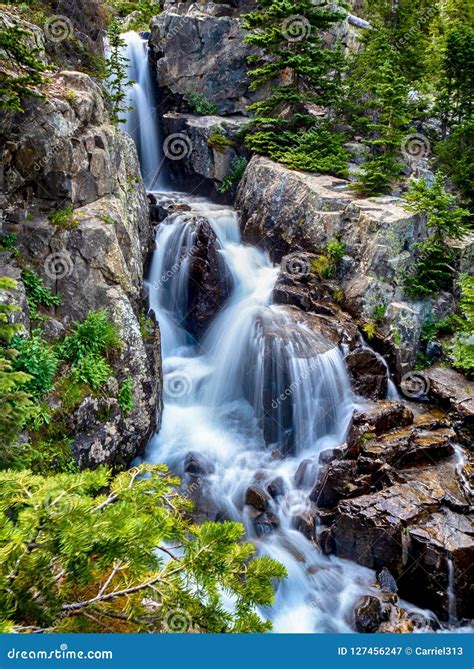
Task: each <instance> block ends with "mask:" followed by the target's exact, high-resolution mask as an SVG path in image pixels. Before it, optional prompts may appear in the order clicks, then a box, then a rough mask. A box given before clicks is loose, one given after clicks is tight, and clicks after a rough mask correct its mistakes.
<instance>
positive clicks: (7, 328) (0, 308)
mask: <svg viewBox="0 0 474 669" xmlns="http://www.w3.org/2000/svg"><path fill="white" fill-rule="evenodd" d="M17 285H18V284H17V282H16V281H15V280H14V279H11V278H10V277H8V276H0V291H1V292H2V293H3V292H4V291H10V290H16V289H17ZM19 309H20V308H19V307H18V306H17V305H15V304H9V303H8V302H3V300H2V302H1V303H0V344H1V343H6V344H8V342H9V341H10V339H11V338H12V337H13V336H14V335H15V334H16V333H17V332H18V331H19V330H20V329H21V325H20V324H17V323H10V316H11V315H12V314H13V313H15V311H19Z"/></svg>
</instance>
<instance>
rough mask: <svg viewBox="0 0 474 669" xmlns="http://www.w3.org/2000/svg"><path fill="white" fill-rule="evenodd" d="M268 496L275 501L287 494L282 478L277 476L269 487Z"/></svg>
mask: <svg viewBox="0 0 474 669" xmlns="http://www.w3.org/2000/svg"><path fill="white" fill-rule="evenodd" d="M267 491H268V494H269V495H270V496H271V497H273V499H275V498H276V497H281V496H282V495H284V494H285V492H286V486H285V482H284V480H283V479H282V477H281V476H277V477H276V478H275V479H273V481H270V483H269V484H268V486H267Z"/></svg>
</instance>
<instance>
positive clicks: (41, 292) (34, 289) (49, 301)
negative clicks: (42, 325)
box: [21, 269, 61, 320]
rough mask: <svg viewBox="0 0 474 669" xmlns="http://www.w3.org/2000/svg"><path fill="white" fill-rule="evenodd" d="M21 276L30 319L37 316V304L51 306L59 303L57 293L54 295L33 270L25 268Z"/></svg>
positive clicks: (59, 299)
mask: <svg viewBox="0 0 474 669" xmlns="http://www.w3.org/2000/svg"><path fill="white" fill-rule="evenodd" d="M21 278H22V281H23V284H24V286H25V291H26V296H27V299H28V309H29V312H30V318H31V319H32V320H35V319H37V318H38V307H39V306H43V307H52V306H57V305H59V304H61V298H60V297H59V295H55V294H54V293H53V292H52V291H51V290H50V289H49V288H46V286H45V285H44V283H43V279H42V278H41V277H39V276H38V275H37V274H36V272H35V271H34V270H32V269H26V270H25V271H24V272H23V273H22V275H21Z"/></svg>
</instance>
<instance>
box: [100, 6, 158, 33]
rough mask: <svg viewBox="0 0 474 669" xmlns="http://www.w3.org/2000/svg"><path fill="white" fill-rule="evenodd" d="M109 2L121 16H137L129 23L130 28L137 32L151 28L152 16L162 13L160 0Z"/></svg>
mask: <svg viewBox="0 0 474 669" xmlns="http://www.w3.org/2000/svg"><path fill="white" fill-rule="evenodd" d="M107 2H108V3H109V5H110V6H111V7H112V8H113V9H114V10H115V11H117V12H118V14H119V16H120V17H126V16H130V14H134V15H136V18H134V20H133V21H132V22H129V23H128V30H135V31H136V32H140V31H147V30H149V28H150V21H151V19H152V17H153V16H156V15H157V14H159V13H160V5H159V2H158V0H107Z"/></svg>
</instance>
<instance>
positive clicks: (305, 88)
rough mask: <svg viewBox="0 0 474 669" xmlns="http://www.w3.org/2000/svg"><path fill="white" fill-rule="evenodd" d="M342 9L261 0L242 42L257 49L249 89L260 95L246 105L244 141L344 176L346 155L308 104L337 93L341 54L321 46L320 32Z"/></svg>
mask: <svg viewBox="0 0 474 669" xmlns="http://www.w3.org/2000/svg"><path fill="white" fill-rule="evenodd" d="M341 17H342V14H341V12H339V11H335V10H334V9H331V8H330V7H328V6H326V5H321V4H318V5H315V4H314V3H313V2H311V0H302V1H301V2H298V3H294V2H291V1H290V0H263V2H262V3H261V7H259V9H257V10H256V11H254V12H251V13H250V14H247V15H245V16H244V28H246V29H247V30H248V31H249V33H248V35H247V36H246V38H245V39H246V41H247V42H248V43H249V44H251V45H253V46H255V47H257V49H258V51H257V53H256V54H255V55H252V56H251V57H250V58H249V65H250V66H251V68H252V69H251V70H250V73H249V74H250V77H251V79H252V88H253V89H255V90H262V92H263V93H264V95H265V97H264V99H263V100H260V101H259V102H256V103H254V104H252V105H250V106H249V110H250V111H252V112H254V114H255V118H254V119H253V120H252V121H251V122H250V124H249V125H248V128H247V129H248V136H247V139H246V144H247V146H248V147H249V148H250V149H251V150H252V151H255V152H257V153H260V154H262V155H267V156H270V157H271V158H273V159H274V160H278V161H280V162H283V163H284V164H285V165H287V166H288V167H290V168H293V169H302V170H310V171H315V172H331V173H336V174H339V175H344V174H345V173H346V169H347V159H346V157H345V155H344V152H343V150H342V148H341V143H340V140H339V139H338V137H337V136H334V137H332V136H331V132H330V129H329V130H328V127H327V126H322V127H321V128H318V127H316V128H315V127H314V124H315V117H314V116H313V115H312V114H310V113H309V111H308V105H326V106H329V105H332V104H334V103H335V101H336V100H337V99H338V96H339V94H340V75H341V72H342V69H343V56H342V51H341V50H340V49H339V48H335V49H329V48H325V47H324V45H323V41H322V37H321V33H322V31H323V30H328V29H329V28H331V26H333V25H334V24H335V23H337V22H338V21H339V20H340V18H341Z"/></svg>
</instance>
